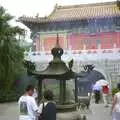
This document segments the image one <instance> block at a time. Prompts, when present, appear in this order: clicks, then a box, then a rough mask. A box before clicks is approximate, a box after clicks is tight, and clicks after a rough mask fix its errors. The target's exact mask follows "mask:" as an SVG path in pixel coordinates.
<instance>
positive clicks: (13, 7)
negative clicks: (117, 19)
mask: <svg viewBox="0 0 120 120" xmlns="http://www.w3.org/2000/svg"><path fill="white" fill-rule="evenodd" d="M107 1H113V0H0V5H2V6H3V7H4V8H6V9H7V10H8V12H9V13H11V14H12V15H14V16H17V17H20V16H22V15H26V16H36V14H37V13H39V16H41V17H42V16H47V15H49V14H50V13H51V12H52V11H53V9H54V6H55V5H56V4H58V5H72V4H86V3H97V2H107Z"/></svg>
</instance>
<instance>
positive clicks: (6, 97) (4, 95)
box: [0, 90, 20, 103]
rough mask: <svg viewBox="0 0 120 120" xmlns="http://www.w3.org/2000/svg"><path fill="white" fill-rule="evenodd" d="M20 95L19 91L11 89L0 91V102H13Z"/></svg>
mask: <svg viewBox="0 0 120 120" xmlns="http://www.w3.org/2000/svg"><path fill="white" fill-rule="evenodd" d="M19 97H20V93H18V92H16V91H14V90H12V91H6V92H5V91H2V90H1V91H0V103H4V102H14V101H17V100H18V98H19Z"/></svg>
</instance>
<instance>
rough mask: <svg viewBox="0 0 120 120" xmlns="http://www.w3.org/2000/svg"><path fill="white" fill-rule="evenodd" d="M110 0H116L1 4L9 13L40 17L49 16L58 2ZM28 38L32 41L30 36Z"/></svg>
mask: <svg viewBox="0 0 120 120" xmlns="http://www.w3.org/2000/svg"><path fill="white" fill-rule="evenodd" d="M108 1H114V0H0V5H1V6H3V7H4V8H5V9H6V10H7V12H8V13H10V14H11V15H13V16H15V17H16V18H18V17H20V16H23V15H25V16H31V17H35V16H36V15H37V14H39V17H44V16H48V15H49V14H50V13H51V12H52V11H53V10H54V7H55V5H56V4H58V5H74V4H87V3H97V2H108ZM10 24H11V25H13V26H16V25H17V26H20V27H21V28H23V29H25V30H27V31H28V35H27V36H30V30H29V29H28V28H27V27H26V26H25V25H23V24H22V23H18V22H17V23H16V22H15V20H13V21H11V23H10ZM27 39H28V41H29V42H31V40H30V38H29V37H28V38H27Z"/></svg>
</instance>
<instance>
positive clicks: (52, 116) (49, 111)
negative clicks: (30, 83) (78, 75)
mask: <svg viewBox="0 0 120 120" xmlns="http://www.w3.org/2000/svg"><path fill="white" fill-rule="evenodd" d="M38 113H39V114H40V115H39V117H38V120H56V104H55V102H54V101H53V92H52V91H51V90H46V91H45V92H44V100H43V102H42V103H41V104H40V106H39V108H38Z"/></svg>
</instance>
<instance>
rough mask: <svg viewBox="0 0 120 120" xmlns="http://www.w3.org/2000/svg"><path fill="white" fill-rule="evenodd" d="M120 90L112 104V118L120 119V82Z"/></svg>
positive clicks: (119, 86) (119, 85)
mask: <svg viewBox="0 0 120 120" xmlns="http://www.w3.org/2000/svg"><path fill="white" fill-rule="evenodd" d="M117 87H118V89H119V92H117V93H116V94H115V95H114V98H113V104H112V118H113V119H112V120H120V83H119V84H118V86H117Z"/></svg>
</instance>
